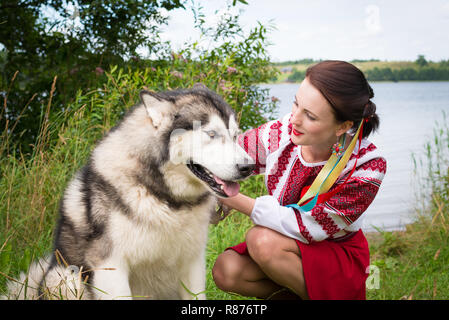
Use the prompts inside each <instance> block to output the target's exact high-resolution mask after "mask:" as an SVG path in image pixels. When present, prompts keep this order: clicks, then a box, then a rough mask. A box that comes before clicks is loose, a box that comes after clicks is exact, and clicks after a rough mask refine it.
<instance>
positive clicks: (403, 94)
mask: <svg viewBox="0 0 449 320" xmlns="http://www.w3.org/2000/svg"><path fill="white" fill-rule="evenodd" d="M370 84H371V86H372V88H373V90H374V94H375V97H374V98H373V99H372V100H373V102H374V103H376V106H377V113H378V114H379V117H380V121H381V123H380V127H379V130H378V132H376V133H374V134H372V135H371V136H370V137H369V138H368V140H370V141H372V142H373V143H374V144H375V145H376V146H377V147H378V148H379V149H380V150H381V152H382V153H383V155H384V157H385V158H386V159H387V174H386V175H385V178H384V180H383V182H382V185H381V187H380V189H379V192H378V194H377V196H376V199H375V200H374V201H373V203H372V204H371V206H370V207H369V208H368V210H367V211H366V212H365V213H364V214H365V220H364V227H363V229H364V231H367V232H370V231H375V230H376V229H375V228H374V227H376V228H380V229H382V230H385V231H392V230H403V229H404V228H405V225H406V224H407V223H410V222H412V221H413V220H414V218H415V216H416V212H417V210H416V207H417V205H419V202H420V201H421V202H422V200H421V199H417V196H416V194H422V192H420V190H419V188H416V187H415V185H416V184H417V179H416V178H415V177H416V176H417V175H418V174H424V173H425V172H415V166H414V164H413V160H412V153H414V154H415V155H419V156H421V155H424V145H425V143H426V142H428V141H430V140H431V139H432V138H433V130H434V128H435V124H436V121H438V122H439V123H440V125H444V126H445V127H447V126H449V123H445V124H443V122H442V121H443V111H445V112H446V114H447V115H448V119H449V82H446V81H445V82H398V83H393V82H372V83H370ZM263 87H268V88H270V93H271V95H272V96H275V97H277V98H279V99H280V100H281V101H280V108H279V114H285V113H288V112H290V110H291V106H292V101H293V98H294V95H295V93H296V91H297V89H298V87H299V84H291V83H286V84H273V85H264V86H263ZM446 121H449V120H446ZM420 171H424V170H420Z"/></svg>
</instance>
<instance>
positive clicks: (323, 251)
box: [228, 230, 369, 300]
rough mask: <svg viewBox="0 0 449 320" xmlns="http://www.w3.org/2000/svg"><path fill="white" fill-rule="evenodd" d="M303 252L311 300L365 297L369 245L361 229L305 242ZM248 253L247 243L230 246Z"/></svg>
mask: <svg viewBox="0 0 449 320" xmlns="http://www.w3.org/2000/svg"><path fill="white" fill-rule="evenodd" d="M296 243H297V244H298V247H299V250H300V252H301V257H302V258H301V259H302V267H303V271H304V279H305V282H306V288H307V293H308V294H309V297H310V299H312V300H365V299H366V288H365V282H366V279H367V277H368V273H367V271H368V270H367V268H368V266H369V247H368V242H367V241H366V238H365V235H364V234H363V232H362V230H359V231H358V232H355V233H354V234H353V235H351V236H350V237H348V238H346V239H343V240H339V241H336V240H324V241H320V242H312V243H310V244H305V243H302V242H300V241H298V240H296ZM228 249H232V250H234V251H236V252H238V253H239V254H242V255H249V253H248V249H247V246H246V243H245V242H242V243H240V244H238V245H236V246H233V247H229V248H228Z"/></svg>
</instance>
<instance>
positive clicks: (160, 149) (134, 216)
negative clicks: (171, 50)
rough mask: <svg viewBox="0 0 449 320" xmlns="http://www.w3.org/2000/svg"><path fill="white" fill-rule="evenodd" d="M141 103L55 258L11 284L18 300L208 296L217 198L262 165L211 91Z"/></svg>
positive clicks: (74, 203) (75, 187)
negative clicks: (209, 242)
mask: <svg viewBox="0 0 449 320" xmlns="http://www.w3.org/2000/svg"><path fill="white" fill-rule="evenodd" d="M140 97H141V102H140V103H139V104H137V105H136V106H134V107H133V108H131V109H130V110H129V111H128V113H127V114H126V115H125V117H124V118H123V119H122V120H121V121H120V122H119V124H118V125H117V126H115V127H114V128H112V129H111V130H110V131H109V132H108V133H107V135H106V136H105V137H104V138H103V139H102V140H101V141H100V142H99V143H98V144H97V146H96V147H95V149H94V150H93V152H92V154H91V155H90V158H89V160H88V162H87V164H86V165H85V166H84V167H83V168H82V169H81V170H80V171H79V172H77V173H76V175H75V177H74V178H73V179H72V180H71V182H70V183H69V185H68V187H67V188H66V190H65V192H64V195H63V198H62V200H61V204H60V212H59V221H58V224H57V229H56V230H55V243H54V253H53V254H52V255H51V256H49V257H47V258H44V259H41V260H40V261H39V262H37V263H34V264H33V265H32V266H31V267H30V270H29V271H28V275H25V274H23V275H22V277H21V279H20V280H19V282H17V283H13V282H11V283H9V285H8V287H9V290H10V296H9V298H10V299H24V298H26V299H59V298H62V299H132V298H148V299H192V298H195V297H196V298H200V299H204V298H205V294H204V291H205V282H206V274H205V273H206V270H205V248H206V243H207V233H208V225H209V220H210V217H211V213H212V212H214V211H215V206H216V196H218V197H228V196H232V195H235V194H236V193H237V192H238V187H239V185H238V184H237V183H236V182H235V181H237V180H241V179H244V178H246V177H248V176H249V175H250V174H251V172H252V170H253V169H254V165H253V164H252V163H253V162H252V160H251V158H250V157H249V156H248V155H247V154H246V153H245V151H244V150H243V149H242V148H240V146H239V145H238V143H237V136H238V134H239V129H238V125H237V122H236V119H235V114H234V111H233V110H232V109H231V107H229V105H227V104H226V103H225V102H224V101H223V99H222V98H221V97H220V96H218V95H217V94H215V93H214V92H212V91H210V90H209V89H207V88H206V87H205V86H201V85H200V86H194V88H192V89H187V90H176V91H167V92H163V93H153V92H148V91H142V92H141V94H140ZM20 283H22V284H20ZM192 293H193V294H195V295H193V296H192Z"/></svg>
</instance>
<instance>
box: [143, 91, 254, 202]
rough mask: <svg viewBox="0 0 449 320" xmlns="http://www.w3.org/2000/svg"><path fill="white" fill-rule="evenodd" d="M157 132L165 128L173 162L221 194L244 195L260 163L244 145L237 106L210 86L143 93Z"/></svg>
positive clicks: (144, 101) (229, 195)
mask: <svg viewBox="0 0 449 320" xmlns="http://www.w3.org/2000/svg"><path fill="white" fill-rule="evenodd" d="M141 99H142V102H143V104H144V105H145V108H146V110H147V113H148V116H149V117H150V118H151V120H152V123H153V126H154V128H155V129H156V130H161V131H162V132H164V136H166V139H167V140H168V141H167V142H168V144H169V161H171V162H172V163H174V164H178V165H181V166H185V167H186V169H188V170H186V172H187V174H189V175H191V176H192V177H195V179H197V180H200V181H201V182H202V183H203V184H204V185H205V186H207V187H208V188H209V189H210V190H211V191H213V192H214V193H215V194H216V195H217V196H220V197H231V196H234V195H236V194H237V193H238V191H239V184H238V183H236V182H235V181H238V180H242V179H245V178H246V177H248V176H249V175H250V174H251V173H252V172H253V169H254V161H253V160H252V159H251V158H250V157H249V156H248V155H247V154H246V152H245V151H244V150H243V149H242V148H241V147H240V145H239V144H238V135H239V134H240V130H239V128H238V124H237V121H236V118H235V113H234V111H233V110H232V108H231V107H230V106H229V105H228V104H227V103H226V102H225V101H224V100H223V99H222V98H221V97H220V96H219V95H217V94H216V93H214V92H213V91H211V90H209V89H207V88H206V87H205V86H202V85H200V86H195V87H194V88H193V89H189V90H177V91H168V92H164V93H152V92H148V91H142V92H141Z"/></svg>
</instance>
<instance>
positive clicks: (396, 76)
mask: <svg viewBox="0 0 449 320" xmlns="http://www.w3.org/2000/svg"><path fill="white" fill-rule="evenodd" d="M319 61H321V60H312V59H303V60H298V61H292V62H279V63H273V64H272V66H273V68H275V69H277V70H278V72H279V73H278V76H277V77H276V78H275V79H273V81H271V82H270V83H272V84H273V83H299V82H301V81H302V80H303V79H304V77H305V72H306V70H307V68H308V67H309V66H311V65H313V64H316V63H318V62H319ZM349 62H350V63H352V64H353V65H355V66H356V67H358V68H359V69H360V70H362V72H363V73H364V74H365V76H366V78H367V80H368V81H370V82H403V81H449V60H442V61H440V62H432V61H427V60H425V58H424V57H419V58H418V59H417V60H416V61H380V60H374V59H373V60H353V61H349Z"/></svg>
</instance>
